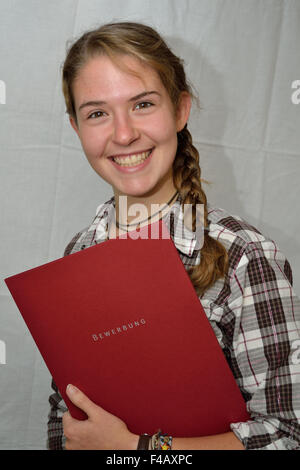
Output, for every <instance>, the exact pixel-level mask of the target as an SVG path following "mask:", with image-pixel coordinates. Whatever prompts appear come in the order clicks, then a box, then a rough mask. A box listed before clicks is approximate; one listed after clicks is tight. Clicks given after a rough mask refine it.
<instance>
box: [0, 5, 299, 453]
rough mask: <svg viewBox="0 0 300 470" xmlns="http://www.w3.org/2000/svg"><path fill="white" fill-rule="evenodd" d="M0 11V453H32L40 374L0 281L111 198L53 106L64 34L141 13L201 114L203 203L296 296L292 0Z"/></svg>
mask: <svg viewBox="0 0 300 470" xmlns="http://www.w3.org/2000/svg"><path fill="white" fill-rule="evenodd" d="M0 18H1V19H0V80H2V81H3V82H4V83H5V84H6V104H0V197H1V199H0V200H1V225H0V231H1V232H0V233H1V247H0V250H1V279H2V282H1V283H0V340H2V341H4V342H5V345H6V364H0V448H2V449H44V448H45V443H46V427H47V426H46V423H47V414H48V410H49V407H48V396H49V393H50V375H49V372H48V370H47V368H46V366H45V365H44V363H43V360H42V358H41V356H40V354H39V352H38V351H37V349H36V347H35V345H34V343H33V340H32V338H31V336H30V334H29V333H28V331H27V329H26V327H25V324H24V322H23V320H22V318H21V317H20V314H19V313H18V311H17V309H16V306H15V304H14V303H13V301H12V299H11V297H10V295H9V292H8V290H7V288H6V286H5V284H4V282H3V279H4V278H5V277H7V276H9V275H13V274H16V273H18V272H21V271H24V270H26V269H29V268H31V267H34V266H38V265H39V264H42V263H46V262H48V261H51V260H53V259H56V258H58V257H60V256H61V255H62V253H63V249H64V247H65V245H66V244H67V242H68V241H69V240H70V238H71V237H72V236H73V235H74V234H75V232H76V231H78V230H79V229H82V228H84V227H85V226H86V225H87V224H89V223H90V222H91V220H92V218H93V216H94V214H95V209H96V207H97V206H98V205H99V204H100V203H101V202H105V201H106V200H107V198H108V197H110V195H111V194H112V193H111V190H110V187H109V186H108V185H106V184H105V183H103V182H102V181H101V180H100V179H99V177H98V176H97V175H96V173H94V171H93V170H92V169H91V168H90V167H89V165H88V163H87V162H86V160H85V157H84V154H83V152H82V150H81V147H80V143H79V141H78V139H77V136H76V135H75V133H74V131H73V130H72V129H71V127H70V125H69V123H68V119H67V116H66V115H65V107H64V102H63V97H62V93H61V85H60V65H61V63H62V61H63V59H64V55H65V48H66V41H67V40H70V39H73V38H74V37H78V35H79V34H81V33H82V32H83V31H85V30H86V29H89V28H91V27H94V26H96V25H97V24H100V23H104V22H108V21H112V20H134V21H142V22H145V23H148V24H150V25H152V26H154V27H155V28H157V29H158V30H159V31H160V32H161V33H162V34H163V35H164V36H165V38H166V39H167V40H168V42H169V43H170V44H171V46H173V48H174V50H175V51H176V52H177V53H179V54H180V55H181V56H182V57H184V59H185V62H186V69H187V73H188V76H189V77H190V79H191V81H192V82H193V84H194V86H195V88H196V89H197V90H198V93H199V97H200V101H201V105H202V108H203V109H202V110H201V112H200V113H199V112H198V111H197V109H196V108H195V109H194V111H193V114H192V117H191V119H190V128H191V130H192V132H193V135H194V141H195V143H196V145H197V147H198V149H199V150H200V155H201V167H202V176H203V177H204V178H205V179H208V180H210V181H211V182H212V185H211V186H210V187H205V188H206V193H207V195H208V198H209V201H210V202H211V203H212V204H215V205H216V206H219V207H222V208H224V209H226V210H227V211H229V212H231V213H233V214H237V215H240V216H242V217H244V218H245V219H246V220H248V221H249V222H251V223H252V224H253V225H255V226H256V227H257V228H258V229H260V230H261V231H262V232H263V233H265V234H266V235H269V236H270V237H271V238H272V239H274V240H275V241H276V242H277V243H278V244H279V247H280V248H281V250H282V251H283V252H284V253H285V254H286V255H287V257H288V259H289V260H290V263H291V265H292V268H293V272H294V286H295V290H296V292H297V293H298V295H299V293H300V263H299V262H300V250H299V248H300V241H299V236H298V234H299V230H300V218H299V206H300V204H299V196H300V191H299V182H300V148H299V144H300V137H299V129H300V105H297V104H293V103H292V101H291V95H292V92H293V90H292V88H291V85H292V82H293V81H294V80H297V79H300V56H299V44H300V4H299V1H298V0H184V1H183V0H151V1H150V0H126V2H125V1H123V0H51V2H47V1H46V0H26V2H25V1H23V0H9V1H7V0H0ZM0 103H1V99H0ZM58 326H59V325H58ZM0 345H1V343H0ZM2 345H3V343H2ZM0 359H1V358H0Z"/></svg>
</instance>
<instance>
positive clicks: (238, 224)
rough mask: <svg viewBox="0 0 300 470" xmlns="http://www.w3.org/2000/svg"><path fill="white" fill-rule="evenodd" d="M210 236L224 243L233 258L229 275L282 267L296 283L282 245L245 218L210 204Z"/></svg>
mask: <svg viewBox="0 0 300 470" xmlns="http://www.w3.org/2000/svg"><path fill="white" fill-rule="evenodd" d="M208 221H209V236H210V237H212V238H215V239H217V240H218V241H220V242H221V243H222V244H223V245H224V246H225V248H226V250H227V253H228V257H229V273H228V274H229V276H233V275H234V274H235V271H236V270H237V269H242V268H245V269H246V268H247V269H249V265H250V266H254V265H257V264H260V265H263V264H264V265H270V264H271V265H272V264H273V263H276V265H277V266H278V267H281V270H282V273H283V275H284V276H286V277H287V278H288V280H289V281H290V282H291V283H292V270H291V267H290V264H289V262H288V260H287V259H286V257H285V255H284V254H283V252H282V251H281V250H280V248H279V246H278V244H277V243H276V242H275V241H274V240H273V239H272V238H270V237H269V236H268V235H266V234H263V233H262V232H261V231H260V230H259V229H258V228H256V227H255V226H253V225H252V224H251V223H249V222H248V221H246V220H245V219H244V218H242V217H240V216H238V215H233V214H230V213H229V212H227V211H226V210H225V209H222V208H217V207H212V206H211V205H208Z"/></svg>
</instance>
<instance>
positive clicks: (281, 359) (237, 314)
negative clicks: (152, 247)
mask: <svg viewBox="0 0 300 470" xmlns="http://www.w3.org/2000/svg"><path fill="white" fill-rule="evenodd" d="M114 207H115V206H114V198H111V199H110V200H109V201H108V202H107V203H105V204H102V205H100V206H99V207H98V209H97V214H96V217H95V219H94V221H93V223H92V224H91V225H90V227H88V228H86V229H84V230H83V231H81V232H79V233H78V234H77V235H76V236H75V237H74V238H73V239H72V241H71V242H70V243H69V245H68V246H67V248H66V250H65V253H64V254H65V255H68V254H71V253H75V252H77V251H79V250H82V249H84V248H88V247H90V246H92V245H94V244H97V243H101V242H103V241H105V240H106V239H107V228H108V222H109V218H110V217H111V215H112V213H114V212H115V210H114ZM170 212H171V215H170V214H168V215H167V216H164V218H163V219H164V222H165V223H166V225H167V227H168V229H169V232H170V235H171V237H172V239H173V242H174V244H175V246H176V248H177V250H178V253H179V255H180V258H181V260H182V262H183V264H184V266H185V268H186V269H188V268H189V267H191V266H193V265H195V264H196V263H198V262H199V260H200V249H199V247H198V246H197V240H196V239H195V233H193V232H188V231H187V230H184V231H183V230H182V226H183V212H182V209H181V206H180V199H178V200H177V201H176V202H175V203H174V204H173V206H172V211H170ZM208 222H209V225H208V231H209V235H210V237H212V238H214V239H216V240H219V241H220V242H221V243H222V244H223V245H224V247H225V248H226V250H227V252H228V255H229V270H228V274H227V275H226V276H225V278H222V279H219V280H218V281H216V282H215V283H214V285H213V286H212V287H211V288H209V289H208V290H207V291H206V292H205V293H204V295H203V296H202V297H201V299H200V300H201V303H202V305H203V307H204V310H205V313H206V315H207V317H208V319H209V321H210V324H211V326H212V328H213V330H214V332H215V334H216V337H217V339H218V341H219V344H220V346H221V348H222V350H223V352H224V354H225V357H226V359H227V361H228V363H229V365H230V367H231V370H232V372H233V375H234V377H235V379H236V382H237V384H238V386H239V388H240V390H241V392H242V394H243V396H244V399H245V401H246V402H247V409H248V412H249V413H250V415H251V420H249V421H247V422H242V423H232V424H231V430H232V431H233V432H234V433H235V435H236V436H237V437H238V438H239V439H240V440H241V442H242V443H243V445H244V447H245V448H246V449H248V450H250V449H263V450H267V449H268V450H275V449H278V450H283V449H285V450H287V449H290V450H292V449H298V450H299V449H300V340H299V338H300V301H299V299H298V297H296V295H295V293H294V291H293V287H292V283H293V280H292V271H291V267H290V264H289V262H288V261H287V259H286V258H285V256H284V255H283V254H282V252H281V251H280V250H279V248H278V246H277V245H276V244H275V243H274V241H273V240H271V239H269V238H267V237H265V236H263V235H262V234H261V233H260V232H259V231H258V230H257V229H256V228H254V227H253V226H251V225H249V224H248V223H247V222H246V221H245V220H243V219H241V218H240V217H238V216H233V215H230V214H228V213H227V212H226V211H224V210H223V209H219V208H213V207H211V206H210V205H208ZM198 245H199V244H198ZM52 388H53V390H54V392H55V393H53V394H52V395H51V396H50V397H49V402H50V406H51V409H50V413H49V422H48V442H47V444H48V448H49V449H64V446H65V438H64V435H63V427H62V414H63V413H64V412H65V411H66V410H67V408H66V405H65V403H64V401H63V399H62V397H61V395H60V393H59V391H58V389H57V387H56V385H55V383H54V382H53V381H52ZM165 432H167V430H165Z"/></svg>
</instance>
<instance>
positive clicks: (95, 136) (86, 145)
mask: <svg viewBox="0 0 300 470" xmlns="http://www.w3.org/2000/svg"><path fill="white" fill-rule="evenodd" d="M81 145H82V148H83V151H84V153H85V154H86V157H87V158H88V160H93V159H94V158H97V157H98V156H101V155H102V153H103V151H104V148H105V139H104V138H103V135H102V134H101V133H100V132H99V131H96V129H88V130H87V131H85V132H83V133H82V136H81Z"/></svg>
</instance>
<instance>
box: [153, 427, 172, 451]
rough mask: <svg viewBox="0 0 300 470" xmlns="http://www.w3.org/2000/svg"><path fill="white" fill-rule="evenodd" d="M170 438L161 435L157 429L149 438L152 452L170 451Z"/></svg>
mask: <svg viewBox="0 0 300 470" xmlns="http://www.w3.org/2000/svg"><path fill="white" fill-rule="evenodd" d="M172 440H173V438H172V436H168V435H167V434H162V432H161V430H160V429H159V430H158V431H157V433H155V434H154V435H153V436H152V438H151V447H152V450H171V449H172Z"/></svg>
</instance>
